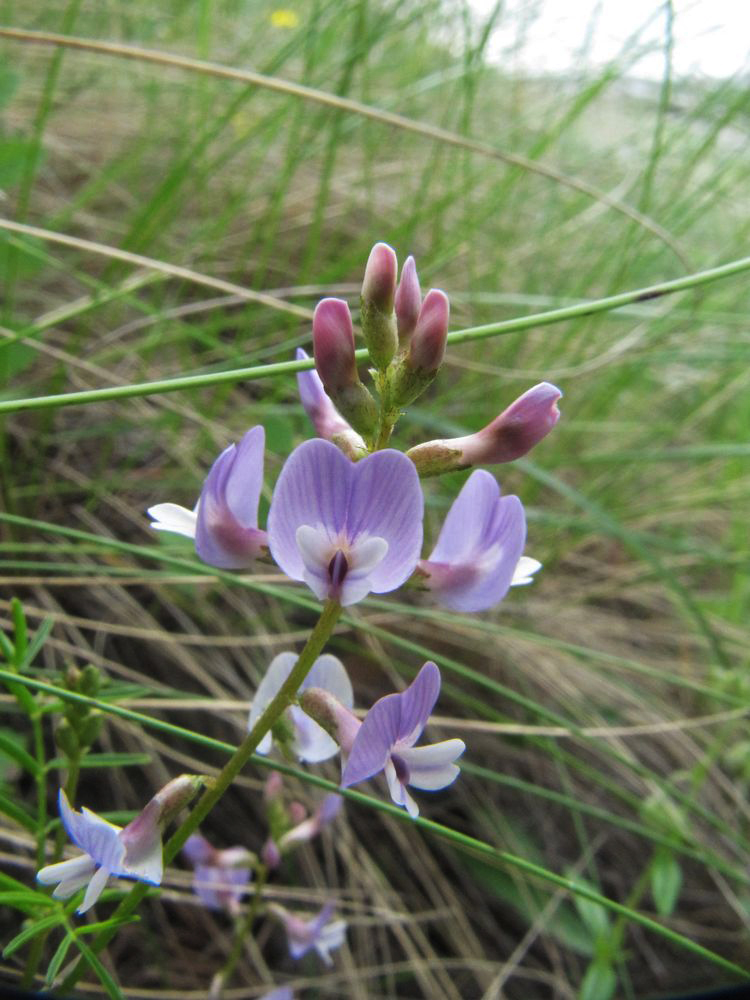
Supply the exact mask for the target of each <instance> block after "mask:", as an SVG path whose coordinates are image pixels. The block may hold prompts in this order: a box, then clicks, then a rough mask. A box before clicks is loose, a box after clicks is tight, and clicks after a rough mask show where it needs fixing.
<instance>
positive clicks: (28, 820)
mask: <svg viewBox="0 0 750 1000" xmlns="http://www.w3.org/2000/svg"><path fill="white" fill-rule="evenodd" d="M0 813H5V815H6V816H9V817H10V819H12V820H15V822H16V823H18V825H19V826H22V827H23V828H24V829H25V830H28V831H29V833H34V834H35V833H36V820H35V819H34V817H33V816H32V815H31V813H28V812H26V810H25V809H24V808H23V806H19V805H18V803H17V802H15V801H14V800H13V799H11V798H8V796H7V795H4V794H3V793H2V792H0Z"/></svg>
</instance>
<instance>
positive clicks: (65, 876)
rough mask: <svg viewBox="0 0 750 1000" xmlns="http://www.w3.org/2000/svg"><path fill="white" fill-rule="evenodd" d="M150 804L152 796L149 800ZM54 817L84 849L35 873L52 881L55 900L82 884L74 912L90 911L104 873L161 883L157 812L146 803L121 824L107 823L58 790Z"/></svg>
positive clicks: (45, 881) (44, 880) (47, 882)
mask: <svg viewBox="0 0 750 1000" xmlns="http://www.w3.org/2000/svg"><path fill="white" fill-rule="evenodd" d="M152 802H153V800H152ZM58 803H59V807H60V819H61V820H62V824H63V826H64V827H65V831H66V833H67V834H68V836H69V837H70V839H71V840H72V841H73V843H74V844H75V845H76V847H80V849H81V850H82V851H84V852H85V853H84V854H82V855H81V856H80V857H77V858H71V859H70V860H69V861H61V862H59V863H58V864H55V865H47V866H46V868H42V869H41V871H40V872H39V873H38V874H37V881H38V882H41V883H42V884H43V885H55V883H57V885H56V888H55V891H54V892H53V893H52V895H53V896H54V897H55V899H69V898H70V897H71V896H72V895H73V894H74V893H76V892H77V891H78V890H79V889H82V888H83V887H84V886H87V889H86V895H85V896H84V897H83V902H82V903H81V905H80V906H79V907H78V910H77V912H78V913H85V912H86V911H87V910H90V909H91V907H92V906H93V905H94V903H95V902H96V901H97V899H98V898H99V896H101V894H102V892H103V891H104V887H105V885H106V884H107V880H108V879H109V877H110V875H117V876H119V877H121V878H132V879H137V880H138V881H139V882H150V883H151V884H152V885H159V884H160V883H161V879H162V874H163V862H162V845H161V829H160V824H159V819H160V817H159V815H158V810H154V809H150V810H149V806H150V805H151V803H149V806H147V807H146V809H144V811H143V812H142V813H141V814H140V815H139V816H137V817H136V818H135V819H134V820H133V822H132V823H130V824H128V826H126V827H125V828H123V827H121V826H116V825H115V824H114V823H109V822H108V821H107V820H106V819H102V817H101V816H97V814H96V813H94V812H92V811H91V810H90V809H87V808H86V807H85V806H84V807H83V809H82V811H81V812H75V810H73V809H72V808H71V806H70V803H69V802H68V797H67V795H66V794H65V792H64V791H63V789H62V788H61V789H60V794H59V797H58Z"/></svg>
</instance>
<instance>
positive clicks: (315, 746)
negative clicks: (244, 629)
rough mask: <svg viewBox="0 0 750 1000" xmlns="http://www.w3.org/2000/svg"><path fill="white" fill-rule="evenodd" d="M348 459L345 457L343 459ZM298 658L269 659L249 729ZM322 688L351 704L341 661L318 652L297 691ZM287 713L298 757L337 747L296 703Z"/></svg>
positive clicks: (317, 756)
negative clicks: (269, 663) (318, 654)
mask: <svg viewBox="0 0 750 1000" xmlns="http://www.w3.org/2000/svg"><path fill="white" fill-rule="evenodd" d="M344 461H347V459H344ZM296 662H297V654H296V653H279V654H278V656H275V657H274V658H273V660H272V661H271V665H270V666H269V668H268V670H267V671H266V675H265V677H264V678H263V680H262V681H261V682H260V684H259V685H258V690H257V692H256V693H255V698H254V699H253V703H252V705H251V707H250V717H249V719H248V723H247V728H248V729H252V728H253V726H254V725H255V723H256V722H257V721H258V719H259V718H260V717H261V715H262V714H263V712H264V710H265V709H266V708H267V706H268V705H270V703H271V702H272V701H273V699H274V698H275V697H276V695H277V694H278V692H279V691H280V690H281V688H282V686H283V684H284V681H285V680H286V679H287V677H288V676H289V674H290V673H291V672H292V668H293V667H294V664H295V663H296ZM311 687H315V688H323V689H324V690H325V691H330V692H331V694H333V695H334V696H335V697H336V698H337V699H338V701H340V702H341V703H342V704H344V705H346V706H347V707H348V708H351V707H352V705H353V704H354V693H353V691H352V685H351V681H350V680H349V678H348V676H347V673H346V670H345V669H344V665H343V663H342V662H341V661H340V660H338V659H337V658H336V657H335V656H331V654H330V653H324V654H323V656H319V657H318V658H317V660H316V661H315V663H313V665H312V669H311V670H310V673H309V674H308V675H307V677H306V678H305V679H304V681H303V682H302V685H301V687H300V691H304V690H306V689H307V688H311ZM285 714H286V717H287V719H288V720H289V722H291V724H292V726H293V729H294V740H293V749H294V752H295V753H296V755H297V757H298V758H299V759H300V760H306V761H309V762H310V763H319V762H320V761H323V760H328V759H329V757H333V756H334V754H337V753H338V751H339V748H338V745H337V744H336V743H335V742H334V740H332V739H331V737H330V736H329V735H328V733H326V732H325V730H323V729H321V727H320V726H319V725H318V724H317V722H313V720H312V719H311V718H310V716H309V715H306V714H305V712H303V711H302V709H300V708H298V707H297V706H296V705H291V706H290V707H289V708H288V709H287V710H286V713H285ZM272 744H273V736H272V734H271V733H266V735H265V736H264V737H263V739H262V740H261V741H260V743H259V744H258V749H257V751H256V752H257V753H259V754H268V753H270V752H271V746H272Z"/></svg>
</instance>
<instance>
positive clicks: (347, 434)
mask: <svg viewBox="0 0 750 1000" xmlns="http://www.w3.org/2000/svg"><path fill="white" fill-rule="evenodd" d="M304 358H307V353H306V352H305V351H303V350H302V348H301V347H298V348H297V361H301V360H303V359H304ZM297 389H298V391H299V398H300V400H301V402H302V405H303V406H304V408H305V412H306V413H307V415H308V417H309V418H310V420H311V421H312V424H313V427H314V428H315V431H316V433H317V434H318V435H319V436H320V437H322V438H325V439H326V441H333V443H334V444H335V445H337V446H338V447H339V448H341V450H342V451H343V452H344V454H345V455H346V456H347V457H348V458H351V459H352V460H354V461H356V460H357V459H359V458H364V456H365V455H366V454H367V447H366V445H365V442H364V441H363V440H362V438H361V436H360V435H359V434H357V432H356V431H355V430H354V428H353V427H351V426H350V425H349V424H348V423H347V422H346V420H344V418H343V417H342V416H341V414H340V413H339V411H338V410H337V409H336V407H335V406H334V405H333V400H332V399H331V398H330V396H329V395H328V393H327V392H326V391H325V388H324V387H323V383H322V382H321V380H320V375H318V373H317V371H315V369H314V368H313V369H312V370H311V371H306V372H297Z"/></svg>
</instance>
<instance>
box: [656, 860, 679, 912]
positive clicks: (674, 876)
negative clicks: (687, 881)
mask: <svg viewBox="0 0 750 1000" xmlns="http://www.w3.org/2000/svg"><path fill="white" fill-rule="evenodd" d="M681 887H682V867H681V866H680V863H679V861H678V860H677V858H676V857H675V856H674V853H673V852H672V851H670V850H669V848H668V847H660V848H659V849H658V850H656V851H655V852H654V859H653V861H652V862H651V895H652V896H653V899H654V903H655V905H656V909H657V910H658V912H659V915H660V916H662V917H668V916H670V915H671V913H672V911H673V910H674V908H675V904H676V903H677V897H678V896H679V894H680V888H681Z"/></svg>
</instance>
